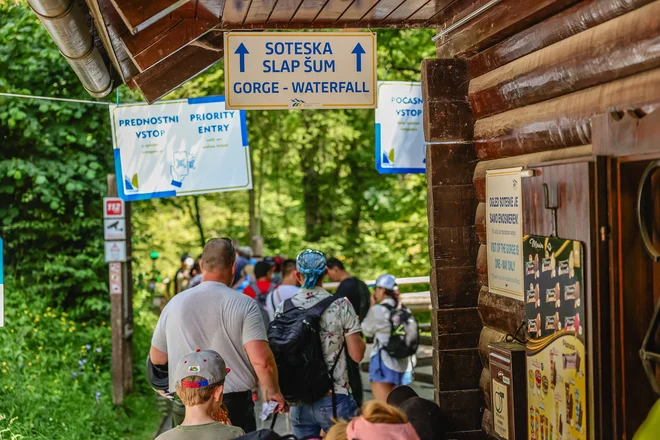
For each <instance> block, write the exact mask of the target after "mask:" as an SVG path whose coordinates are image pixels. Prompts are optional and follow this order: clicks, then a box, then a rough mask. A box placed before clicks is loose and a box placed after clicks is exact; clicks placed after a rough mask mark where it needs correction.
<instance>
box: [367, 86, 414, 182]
mask: <svg viewBox="0 0 660 440" xmlns="http://www.w3.org/2000/svg"><path fill="white" fill-rule="evenodd" d="M423 107H424V101H423V100H422V84H421V83H418V82H404V81H381V82H379V83H378V108H377V109H376V127H375V128H376V169H377V170H378V172H379V173H381V174H413V173H425V172H426V143H425V141H424V123H423V120H422V109H423Z"/></svg>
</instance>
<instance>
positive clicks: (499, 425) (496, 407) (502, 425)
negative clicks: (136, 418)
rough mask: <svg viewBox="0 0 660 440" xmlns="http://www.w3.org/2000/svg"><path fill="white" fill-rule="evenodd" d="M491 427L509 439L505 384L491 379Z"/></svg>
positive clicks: (507, 403) (502, 436)
mask: <svg viewBox="0 0 660 440" xmlns="http://www.w3.org/2000/svg"><path fill="white" fill-rule="evenodd" d="M492 392H493V428H494V429H495V433H497V435H499V436H500V437H501V438H503V439H506V440H508V439H509V402H508V399H507V397H508V396H507V389H506V385H502V384H501V383H499V382H498V381H496V380H495V379H493V390H492Z"/></svg>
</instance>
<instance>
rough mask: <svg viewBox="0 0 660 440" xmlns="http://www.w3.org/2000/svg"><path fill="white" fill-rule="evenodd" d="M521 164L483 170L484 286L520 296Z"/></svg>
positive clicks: (506, 294) (521, 287) (498, 291)
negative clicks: (484, 176) (485, 244)
mask: <svg viewBox="0 0 660 440" xmlns="http://www.w3.org/2000/svg"><path fill="white" fill-rule="evenodd" d="M521 170H522V168H520V167H519V168H507V169H502V170H493V171H488V172H487V173H486V237H487V246H488V248H487V250H488V289H489V290H490V292H492V293H497V294H500V295H504V296H508V297H511V298H515V299H518V300H521V301H522V299H523V261H522V242H523V236H522V212H523V211H522V183H521V179H520V171H521Z"/></svg>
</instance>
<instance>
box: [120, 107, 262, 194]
mask: <svg viewBox="0 0 660 440" xmlns="http://www.w3.org/2000/svg"><path fill="white" fill-rule="evenodd" d="M110 119H111V122H112V139H113V146H114V155H115V172H116V174H117V186H118V188H117V190H118V193H119V196H120V197H121V198H122V199H123V200H126V201H133V200H144V199H153V198H161V197H173V196H182V195H191V194H203V193H212V192H224V191H236V190H246V189H251V188H252V180H251V173H250V152H249V149H248V148H249V147H248V140H247V125H246V118H245V112H243V111H238V110H227V109H226V108H225V102H224V96H210V97H203V98H195V99H188V100H177V101H164V102H159V103H155V104H152V105H147V104H122V105H112V106H110Z"/></svg>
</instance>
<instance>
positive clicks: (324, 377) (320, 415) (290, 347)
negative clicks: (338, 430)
mask: <svg viewBox="0 0 660 440" xmlns="http://www.w3.org/2000/svg"><path fill="white" fill-rule="evenodd" d="M296 268H297V272H296V276H297V278H298V281H299V282H300V283H301V284H302V286H303V287H302V288H301V289H300V292H298V293H297V294H296V295H295V296H294V297H292V298H290V299H288V300H286V301H284V302H283V303H282V304H280V305H279V306H278V307H277V311H276V314H275V319H274V320H273V322H272V323H271V324H270V327H269V329H268V340H269V343H270V347H271V350H272V351H273V354H274V355H275V361H276V363H277V367H278V371H279V372H280V374H279V381H280V388H281V390H282V393H283V394H284V396H285V398H286V399H287V401H289V402H290V403H292V404H293V406H292V408H291V424H292V427H293V434H294V435H295V436H296V437H299V438H303V437H308V436H318V435H319V434H320V432H321V430H323V431H326V432H327V430H328V429H329V428H330V427H331V426H332V425H333V421H332V419H333V418H335V419H349V418H350V417H352V416H353V415H354V414H355V412H356V411H357V404H356V403H355V400H354V399H353V396H352V395H351V388H350V385H349V384H348V374H347V369H346V353H347V354H348V356H350V358H351V359H353V360H354V361H355V362H360V361H361V360H362V357H363V356H364V350H365V343H364V341H363V340H362V337H361V335H360V324H359V322H358V318H357V315H356V314H355V310H354V309H353V306H352V305H351V303H350V302H349V301H348V299H347V298H344V297H334V296H332V295H330V294H329V293H328V292H327V291H326V290H325V289H323V287H321V286H322V284H323V278H324V276H325V274H326V271H327V266H326V259H325V256H324V255H323V253H321V252H319V251H315V250H311V249H310V250H306V251H304V252H302V253H301V254H300V255H298V258H297V259H296ZM345 348H346V349H345Z"/></svg>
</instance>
